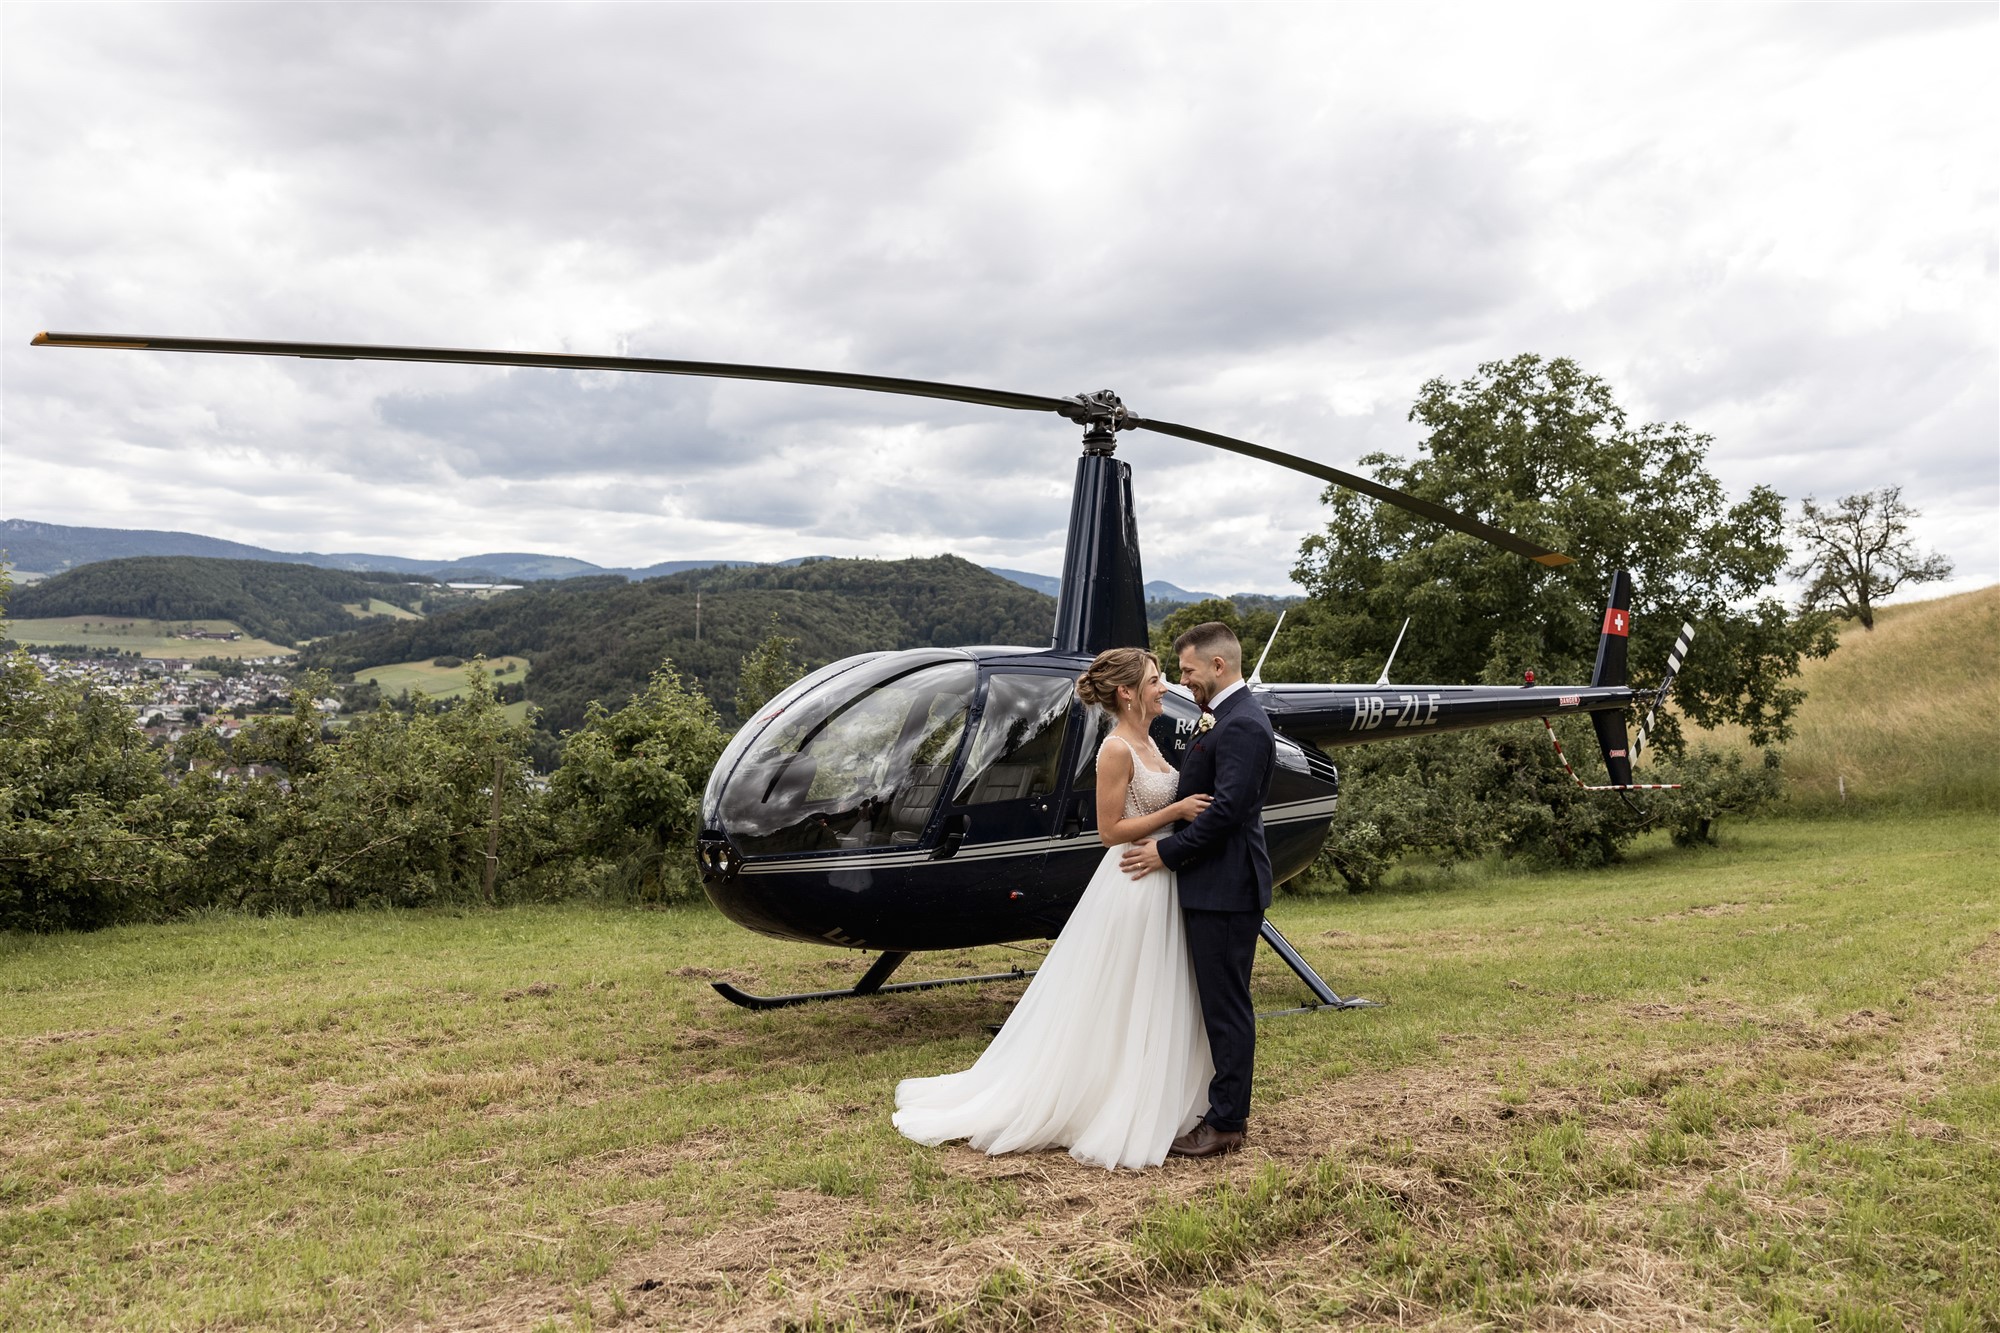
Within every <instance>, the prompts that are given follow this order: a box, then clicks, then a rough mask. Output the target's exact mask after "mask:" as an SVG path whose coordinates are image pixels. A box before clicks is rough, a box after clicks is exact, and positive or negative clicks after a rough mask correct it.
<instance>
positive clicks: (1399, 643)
mask: <svg viewBox="0 0 2000 1333" xmlns="http://www.w3.org/2000/svg"><path fill="white" fill-rule="evenodd" d="M1409 632H1410V618H1409V617H1408V616H1404V617H1403V628H1401V629H1399V630H1397V631H1396V646H1395V647H1394V648H1391V649H1390V650H1389V660H1388V661H1386V662H1384V663H1383V664H1382V674H1381V675H1379V676H1377V677H1375V683H1376V684H1377V685H1387V684H1388V683H1389V668H1390V667H1392V666H1394V665H1396V654H1397V653H1398V652H1400V651H1401V650H1402V647H1403V636H1404V635H1405V634H1408V633H1409Z"/></svg>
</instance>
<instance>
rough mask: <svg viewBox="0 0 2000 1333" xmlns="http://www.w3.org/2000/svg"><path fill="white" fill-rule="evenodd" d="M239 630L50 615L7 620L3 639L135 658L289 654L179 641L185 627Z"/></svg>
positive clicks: (246, 644)
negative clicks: (115, 652) (114, 652)
mask: <svg viewBox="0 0 2000 1333" xmlns="http://www.w3.org/2000/svg"><path fill="white" fill-rule="evenodd" d="M197 629H202V630H211V631H216V632H221V633H227V632H230V631H234V632H236V633H239V634H240V633H242V632H243V627H242V626H241V625H238V624H237V623H236V622H235V621H233V620H145V619H140V618H136V617H131V616H55V617H48V618H43V619H39V620H10V621H8V622H7V624H6V637H7V638H10V639H13V640H14V641H15V642H16V643H21V644H25V645H27V646H29V647H40V646H45V645H54V644H83V645H85V646H87V647H91V648H116V649H117V650H118V651H120V652H125V653H138V654H139V655H140V656H141V657H187V658H195V657H290V656H291V655H292V651H293V650H292V649H290V648H281V647H279V646H278V645H277V644H275V643H269V642H266V641H265V640H263V639H258V638H252V637H249V636H246V637H244V638H241V639H228V640H225V639H182V638H177V637H176V635H178V634H181V633H184V632H186V631H189V630H197Z"/></svg>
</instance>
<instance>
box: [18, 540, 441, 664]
mask: <svg viewBox="0 0 2000 1333" xmlns="http://www.w3.org/2000/svg"><path fill="white" fill-rule="evenodd" d="M418 593H419V589H417V588H413V587H412V586H411V584H410V576H409V575H406V574H352V573H347V572H345V571H342V570H333V569H315V568H313V567H312V566H311V565H287V564H276V563H273V562H270V561H264V560H212V559H207V558H204V557H200V556H180V555H149V556H134V557H131V558H129V559H124V560H101V561H98V562H97V563H95V564H89V565H84V566H82V567H81V568H78V569H72V570H70V571H68V572H67V573H64V574H58V575H57V576H56V577H54V578H52V579H49V580H48V581H47V582H44V583H37V584H33V585H31V586H29V587H25V588H17V589H15V590H14V597H13V601H12V604H11V605H10V606H9V607H8V613H9V614H10V615H12V616H13V617H15V618H17V619H23V620H26V619H32V618H35V617H41V616H91V615H98V616H135V617H145V618H149V619H154V620H233V621H235V622H236V623H237V624H239V625H241V626H242V627H243V628H244V629H245V630H246V631H247V632H249V633H250V634H252V635H254V636H256V637H258V638H261V639H269V640H270V641H271V642H272V643H281V644H285V645H287V646H289V645H292V644H295V643H297V642H299V641H300V640H302V639H310V638H313V637H315V636H318V635H322V634H334V633H337V632H339V631H341V630H345V629H350V628H352V627H353V626H354V624H355V619H354V613H353V612H350V611H349V610H348V609H347V608H348V607H350V606H358V607H363V608H365V607H366V606H367V605H368V603H369V602H370V601H371V600H377V599H379V600H381V601H384V602H390V603H393V604H395V605H397V606H403V607H408V606H409V605H411V604H412V603H413V601H414V600H415V598H416V596H417V595H418Z"/></svg>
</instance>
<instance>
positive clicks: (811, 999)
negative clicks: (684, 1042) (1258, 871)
mask: <svg viewBox="0 0 2000 1333" xmlns="http://www.w3.org/2000/svg"><path fill="white" fill-rule="evenodd" d="M1258 933H1259V934H1260V935H1262V936H1263V938H1264V943H1266V944H1268V945H1270V946H1271V951H1272V952H1273V953H1275V954H1277V955H1278V957H1280V958H1282V959H1283V960H1284V962H1285V966H1287V967H1289V968H1291V969H1292V971H1293V972H1295V973H1297V974H1298V978H1299V980H1301V981H1303V982H1305V983H1306V986H1307V988H1308V989H1310V990H1311V991H1312V993H1313V1002H1312V1003H1310V1004H1304V1005H1301V1006H1299V1007H1298V1008H1296V1009H1272V1010H1268V1011H1266V1012H1264V1013H1261V1014H1259V1015H1257V1017H1259V1018H1278V1017H1281V1016H1283V1015H1285V1014H1313V1013H1318V1012H1319V1011H1320V1010H1322V1009H1376V1008H1380V1007H1381V1006H1380V1004H1379V1003H1378V1002H1377V1001H1375V1000H1363V999H1360V998H1358V997H1355V996H1349V997H1347V998H1346V999H1342V998H1341V997H1340V996H1338V995H1336V994H1334V991H1333V987H1331V986H1329V985H1327V984H1326V982H1325V981H1323V980H1321V979H1320V975H1319V973H1317V972H1315V971H1313V970H1312V964H1310V963H1308V962H1307V961H1306V960H1305V959H1303V958H1301V957H1299V951H1298V950H1297V949H1294V948H1293V947H1292V942H1291V941H1290V940H1288V939H1286V938H1285V937H1284V936H1283V935H1281V934H1280V933H1279V932H1278V928H1277V927H1276V926H1274V925H1272V924H1271V923H1270V922H1269V921H1266V922H1265V923H1264V924H1263V926H1262V927H1261V928H1260V929H1259V931H1258ZM909 956H910V955H909V953H908V952H907V951H904V952H900V953H899V952H894V951H891V952H889V953H885V954H883V955H882V956H881V957H880V958H877V959H876V960H875V962H874V965H873V966H871V967H870V968H869V969H868V971H867V972H866V973H864V974H863V975H862V978H861V980H859V981H857V982H855V983H854V984H853V985H852V986H850V987H848V988H847V989H845V990H815V991H800V992H798V993H796V994H793V995H752V994H750V993H749V992H748V991H742V990H738V989H737V988H736V987H734V986H732V985H730V984H729V983H728V982H726V981H715V982H710V983H709V984H710V985H712V986H714V987H715V993H716V994H717V995H720V996H721V997H722V998H723V999H725V1000H727V1001H729V1002H730V1003H731V1004H737V1005H741V1006H743V1007H744V1008H745V1009H789V1008H791V1007H792V1006H793V1005H795V1004H816V1003H818V1002H819V1001H822V1000H853V999H859V998H861V997H863V996H868V995H894V994H896V993H898V992H899V991H916V990H936V989H937V988H938V987H940V986H970V985H973V984H974V983H976V982H981V981H1026V980H1027V979H1028V978H1029V977H1032V976H1034V975H1035V974H1034V973H1033V972H1030V971H1024V970H1022V969H1021V968H1019V967H1016V968H1012V969H1010V970H1008V971H1006V972H988V973H986V974H985V975H983V976H977V977H938V978H937V979H935V980H932V981H899V982H897V983H896V984H895V985H893V986H890V985H884V984H883V983H885V982H887V981H888V980H889V977H890V976H891V975H892V974H893V973H894V972H895V970H896V969H897V968H899V967H901V966H902V965H903V960H904V959H905V958H908V957H909Z"/></svg>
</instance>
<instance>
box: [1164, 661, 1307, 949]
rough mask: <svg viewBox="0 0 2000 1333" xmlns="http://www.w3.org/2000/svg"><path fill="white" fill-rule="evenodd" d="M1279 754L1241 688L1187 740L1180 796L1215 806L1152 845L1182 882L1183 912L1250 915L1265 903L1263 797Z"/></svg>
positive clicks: (1258, 709)
mask: <svg viewBox="0 0 2000 1333" xmlns="http://www.w3.org/2000/svg"><path fill="white" fill-rule="evenodd" d="M1277 749H1278V747H1277V742H1276V741H1275V740H1274V739H1273V738H1272V735H1271V719H1270V718H1269V717H1267V716H1265V714H1264V708H1263V705H1261V704H1259V703H1258V702H1257V701H1256V700H1255V699H1253V698H1251V697H1250V690H1249V688H1248V687H1247V686H1246V687H1245V688H1243V689H1240V690H1238V691H1237V692H1236V693H1234V694H1232V695H1230V696H1229V697H1228V698H1227V699H1224V700H1223V701H1222V707H1221V708H1219V709H1217V710H1216V712H1215V725H1214V726H1212V727H1210V728H1209V729H1208V730H1207V731H1197V732H1196V733H1195V736H1194V739H1193V740H1191V741H1189V742H1188V748H1187V756H1186V757H1185V758H1184V759H1182V761H1181V782H1180V795H1181V796H1193V795H1196V794H1197V793H1202V794H1206V795H1209V796H1213V797H1214V798H1215V801H1214V803H1213V804H1211V805H1210V806H1209V807H1208V809H1206V810H1204V811H1202V812H1201V814H1200V815H1199V816H1197V817H1196V818H1195V819H1194V820H1193V822H1191V823H1188V824H1185V825H1182V826H1181V829H1180V831H1179V832H1177V833H1174V834H1173V835H1171V836H1170V837H1166V838H1162V839H1160V841H1159V843H1158V844H1157V845H1158V847H1159V852H1160V860H1161V861H1162V862H1164V863H1165V864H1166V866H1167V868H1168V869H1170V870H1172V871H1173V872H1174V873H1175V874H1176V875H1178V876H1179V878H1180V895H1181V906H1182V907H1183V908H1185V909H1192V910H1196V911H1209V912H1249V911H1255V910H1257V909H1259V908H1265V907H1269V906H1270V905H1271V854H1270V852H1268V851H1267V850H1265V847H1264V800H1265V798H1266V797H1268V796H1269V795H1270V794H1271V770H1272V767H1273V765H1274V764H1275V762H1276V760H1277Z"/></svg>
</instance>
